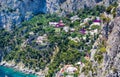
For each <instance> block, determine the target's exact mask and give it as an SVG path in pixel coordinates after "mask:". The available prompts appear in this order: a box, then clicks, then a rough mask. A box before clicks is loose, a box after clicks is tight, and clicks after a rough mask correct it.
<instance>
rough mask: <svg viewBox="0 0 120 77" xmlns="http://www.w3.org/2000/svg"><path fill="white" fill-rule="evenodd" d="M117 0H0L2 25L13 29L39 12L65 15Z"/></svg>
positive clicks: (0, 20) (0, 21)
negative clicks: (13, 26)
mask: <svg viewBox="0 0 120 77" xmlns="http://www.w3.org/2000/svg"><path fill="white" fill-rule="evenodd" d="M114 1H116V0H4V1H3V0H0V26H1V27H4V28H6V29H7V30H10V29H11V26H12V25H20V23H21V22H22V21H24V20H29V19H30V18H31V17H33V16H34V15H35V14H39V13H54V12H56V13H59V14H61V15H65V14H66V13H68V12H75V11H77V10H78V9H80V8H84V7H93V6H95V5H96V4H97V3H100V2H101V3H102V4H103V3H104V4H105V5H106V6H108V5H109V4H110V3H112V2H114Z"/></svg>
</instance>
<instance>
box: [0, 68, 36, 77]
mask: <svg viewBox="0 0 120 77" xmlns="http://www.w3.org/2000/svg"><path fill="white" fill-rule="evenodd" d="M0 77H37V76H35V75H33V74H24V73H22V72H19V71H16V70H14V69H12V68H8V67H4V66H0Z"/></svg>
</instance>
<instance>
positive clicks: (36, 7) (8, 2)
mask: <svg viewBox="0 0 120 77" xmlns="http://www.w3.org/2000/svg"><path fill="white" fill-rule="evenodd" d="M45 12H46V1H45V0H4V1H3V0H0V26H3V27H5V28H6V29H10V27H11V26H12V25H19V24H20V23H21V22H22V21H24V20H28V19H30V18H31V17H32V16H34V15H35V14H38V13H45Z"/></svg>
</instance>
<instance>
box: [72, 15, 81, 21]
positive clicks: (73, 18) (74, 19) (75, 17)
mask: <svg viewBox="0 0 120 77" xmlns="http://www.w3.org/2000/svg"><path fill="white" fill-rule="evenodd" d="M70 20H71V22H74V21H76V20H80V18H79V17H78V15H75V16H73V17H71V18H70Z"/></svg>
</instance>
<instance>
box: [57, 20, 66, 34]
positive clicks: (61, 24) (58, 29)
mask: <svg viewBox="0 0 120 77" xmlns="http://www.w3.org/2000/svg"><path fill="white" fill-rule="evenodd" d="M64 26H65V24H64V23H63V21H62V20H60V21H59V22H58V23H57V24H56V25H55V32H60V31H61V29H62V28H63V27H64Z"/></svg>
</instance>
